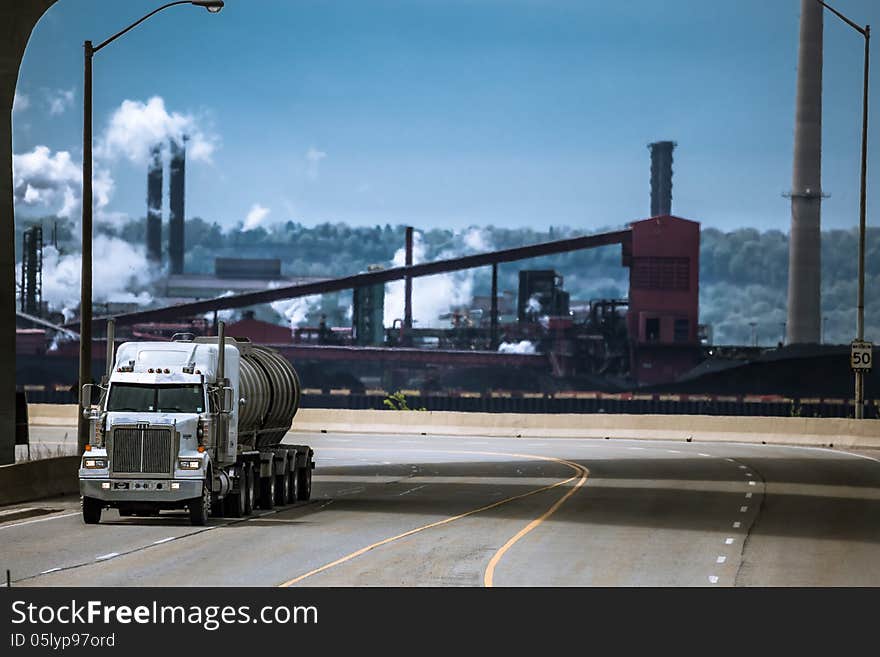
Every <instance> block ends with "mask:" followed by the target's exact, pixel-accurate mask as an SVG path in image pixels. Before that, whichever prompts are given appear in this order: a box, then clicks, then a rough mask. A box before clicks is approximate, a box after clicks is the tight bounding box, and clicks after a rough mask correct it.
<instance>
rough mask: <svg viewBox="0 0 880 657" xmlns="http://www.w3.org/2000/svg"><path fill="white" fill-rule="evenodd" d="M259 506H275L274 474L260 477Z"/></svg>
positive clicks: (272, 507)
mask: <svg viewBox="0 0 880 657" xmlns="http://www.w3.org/2000/svg"><path fill="white" fill-rule="evenodd" d="M260 508H261V509H267V510H268V509H274V508H275V475H274V474H270V475H269V476H268V477H260Z"/></svg>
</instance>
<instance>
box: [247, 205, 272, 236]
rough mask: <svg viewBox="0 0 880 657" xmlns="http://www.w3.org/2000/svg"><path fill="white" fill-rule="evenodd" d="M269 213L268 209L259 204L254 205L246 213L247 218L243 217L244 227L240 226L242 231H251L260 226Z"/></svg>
mask: <svg viewBox="0 0 880 657" xmlns="http://www.w3.org/2000/svg"><path fill="white" fill-rule="evenodd" d="M269 212H270V210H269V208H265V207H263V206H262V205H260V204H259V203H254V204H253V205H252V206H251V209H250V211H249V212H248V213H247V217H245V220H244V226H242V229H243V230H253V229H254V228H257V227H258V226H260V225H262V223H263V221H265V219H266V217H268V216H269Z"/></svg>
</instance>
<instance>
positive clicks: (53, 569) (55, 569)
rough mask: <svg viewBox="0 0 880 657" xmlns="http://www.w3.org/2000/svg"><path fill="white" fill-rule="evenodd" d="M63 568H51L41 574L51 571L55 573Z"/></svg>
mask: <svg viewBox="0 0 880 657" xmlns="http://www.w3.org/2000/svg"><path fill="white" fill-rule="evenodd" d="M59 570H61V569H60V568H50V569H49V570H44V571H43V572H41V573H40V575H48V574H49V573H54V572H57V571H59Z"/></svg>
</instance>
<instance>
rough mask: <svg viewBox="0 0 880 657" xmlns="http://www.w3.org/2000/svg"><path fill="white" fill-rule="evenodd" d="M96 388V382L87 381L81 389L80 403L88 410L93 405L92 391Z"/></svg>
mask: <svg viewBox="0 0 880 657" xmlns="http://www.w3.org/2000/svg"><path fill="white" fill-rule="evenodd" d="M94 388H95V384H93V383H86V384H85V385H84V386H83V387H82V390H80V395H79V405H80V407H81V408H83V409H84V410H88V409H90V408H91V407H92V391H93V390H94Z"/></svg>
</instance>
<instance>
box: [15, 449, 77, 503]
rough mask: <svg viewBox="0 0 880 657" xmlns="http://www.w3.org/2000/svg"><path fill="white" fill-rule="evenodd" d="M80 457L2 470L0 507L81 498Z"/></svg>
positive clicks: (31, 462) (24, 464)
mask: <svg viewBox="0 0 880 657" xmlns="http://www.w3.org/2000/svg"><path fill="white" fill-rule="evenodd" d="M79 461H80V457H79V456H61V457H58V458H53V459H40V460H39V461H27V462H25V463H16V464H15V465H4V466H0V506H2V505H4V504H18V503H19V502H29V501H31V500H40V499H43V498H46V497H55V496H56V495H71V494H77V495H78V494H79V478H78V474H77V471H78V469H79Z"/></svg>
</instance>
